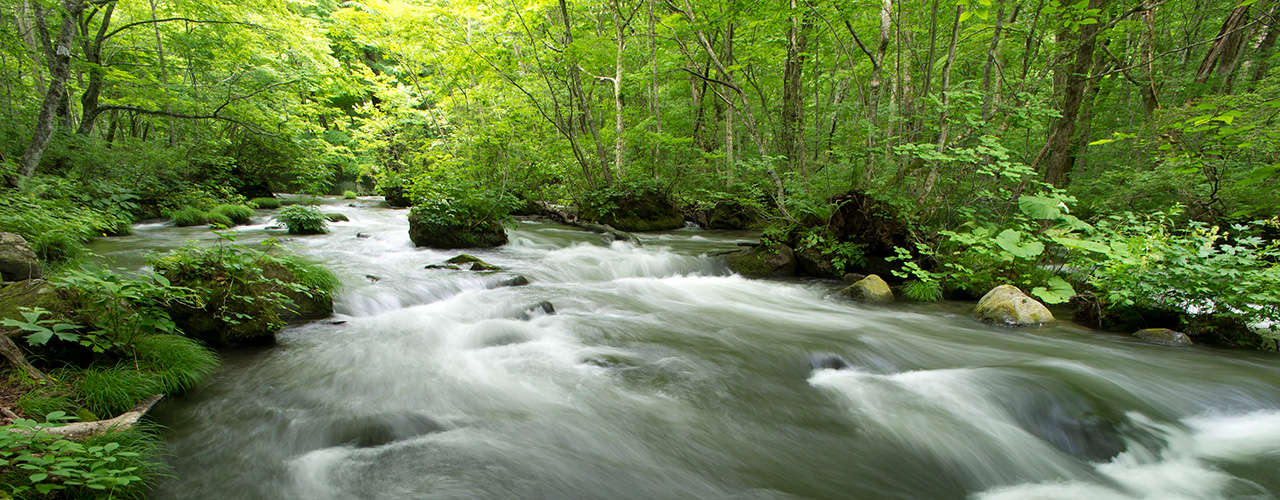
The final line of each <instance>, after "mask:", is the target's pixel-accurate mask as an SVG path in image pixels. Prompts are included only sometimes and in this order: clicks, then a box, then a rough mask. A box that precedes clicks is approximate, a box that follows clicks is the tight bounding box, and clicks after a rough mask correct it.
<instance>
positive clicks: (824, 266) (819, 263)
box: [796, 247, 844, 280]
mask: <svg viewBox="0 0 1280 500" xmlns="http://www.w3.org/2000/svg"><path fill="white" fill-rule="evenodd" d="M796 263H797V264H799V266H800V270H801V271H804V274H807V275H809V276H813V277H815V278H826V279H832V280H838V279H840V278H841V277H843V276H844V275H843V274H841V273H840V271H838V270H836V265H835V263H834V262H832V260H831V257H830V256H827V255H825V254H823V253H822V250H821V249H819V248H816V247H809V248H803V249H800V250H796Z"/></svg>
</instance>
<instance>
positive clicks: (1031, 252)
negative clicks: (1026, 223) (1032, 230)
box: [995, 229, 1044, 259]
mask: <svg viewBox="0 0 1280 500" xmlns="http://www.w3.org/2000/svg"><path fill="white" fill-rule="evenodd" d="M1023 236H1024V233H1023V232H1022V231H1015V230H1013V229H1005V230H1004V231H1003V232H1001V233H1000V234H999V235H998V236H996V239H995V242H996V244H997V245H999V246H1000V248H1002V249H1004V251H1006V252H1009V253H1011V254H1013V256H1014V257H1017V258H1020V259H1029V258H1032V257H1035V256H1037V255H1040V254H1041V253H1044V243H1040V242H1039V241H1027V242H1025V243H1024V242H1022V237H1023Z"/></svg>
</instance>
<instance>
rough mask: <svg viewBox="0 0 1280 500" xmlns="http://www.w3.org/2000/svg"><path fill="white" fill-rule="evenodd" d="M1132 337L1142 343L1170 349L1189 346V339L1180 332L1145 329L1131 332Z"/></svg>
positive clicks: (1163, 329)
mask: <svg viewBox="0 0 1280 500" xmlns="http://www.w3.org/2000/svg"><path fill="white" fill-rule="evenodd" d="M1133 337H1134V338H1136V339H1138V340H1141V341H1143V342H1147V343H1151V344H1156V345H1165V346H1170V347H1187V346H1190V345H1191V337H1188V336H1187V334H1185V333H1182V332H1177V331H1173V330H1170V329H1168V328H1145V329H1142V330H1138V331H1136V332H1133Z"/></svg>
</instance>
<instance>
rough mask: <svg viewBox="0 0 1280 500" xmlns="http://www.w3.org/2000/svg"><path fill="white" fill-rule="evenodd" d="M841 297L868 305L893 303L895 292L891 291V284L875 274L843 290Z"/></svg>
mask: <svg viewBox="0 0 1280 500" xmlns="http://www.w3.org/2000/svg"><path fill="white" fill-rule="evenodd" d="M840 295H843V296H845V297H849V298H851V299H853V300H856V301H859V302H865V303H868V304H884V303H888V302H893V290H890V289H889V284H888V283H885V282H884V280H883V279H881V278H880V277H879V276H876V275H874V274H873V275H871V276H867V277H865V278H862V279H860V280H858V282H856V283H854V284H853V285H850V286H849V288H845V289H844V290H841V291H840Z"/></svg>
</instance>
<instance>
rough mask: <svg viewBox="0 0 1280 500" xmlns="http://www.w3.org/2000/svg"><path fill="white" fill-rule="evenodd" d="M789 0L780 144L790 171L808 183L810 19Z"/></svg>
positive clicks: (794, 1)
mask: <svg viewBox="0 0 1280 500" xmlns="http://www.w3.org/2000/svg"><path fill="white" fill-rule="evenodd" d="M799 8H800V7H797V0H791V12H792V16H791V28H790V29H789V30H788V32H787V61H786V64H785V65H784V68H783V72H782V147H783V148H784V149H783V151H784V152H785V153H786V155H787V162H788V163H789V164H790V166H791V171H793V172H800V175H801V177H802V178H803V179H804V183H805V185H806V186H808V185H809V169H808V168H807V166H806V164H805V158H806V154H805V143H804V76H803V73H804V64H805V50H806V49H807V46H808V44H809V34H808V31H809V24H810V23H809V20H808V18H807V17H806V15H805V14H801V13H799V12H798V10H799Z"/></svg>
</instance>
